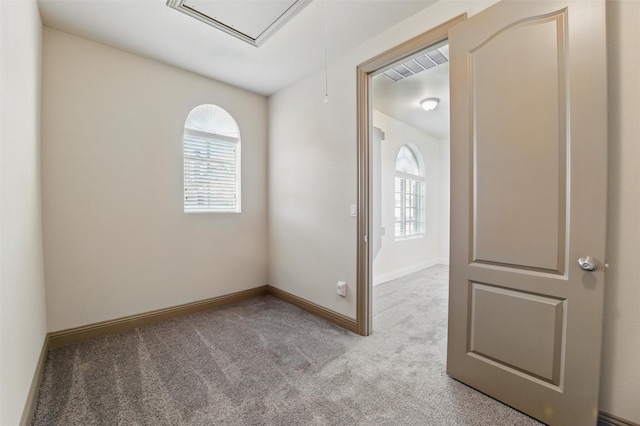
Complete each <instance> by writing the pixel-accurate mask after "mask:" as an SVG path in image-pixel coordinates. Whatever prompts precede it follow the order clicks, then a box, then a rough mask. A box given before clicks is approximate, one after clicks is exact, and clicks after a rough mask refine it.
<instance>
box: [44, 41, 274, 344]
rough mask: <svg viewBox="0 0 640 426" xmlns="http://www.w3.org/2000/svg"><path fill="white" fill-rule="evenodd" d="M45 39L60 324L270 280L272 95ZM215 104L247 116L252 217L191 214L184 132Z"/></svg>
mask: <svg viewBox="0 0 640 426" xmlns="http://www.w3.org/2000/svg"><path fill="white" fill-rule="evenodd" d="M43 49H44V52H43V92H42V114H43V117H42V182H43V184H42V191H43V226H44V265H45V278H46V285H47V315H48V320H49V330H50V331H56V330H61V329H66V328H70V327H76V326H81V325H85V324H89V323H94V322H98V321H104V320H108V319H113V318H118V317H122V316H126V315H131V314H138V313H141V312H146V311H150V310H154V309H159V308H164V307H168V306H175V305H178V304H182V303H187V302H192V301H197V300H202V299H206V298H210V297H215V296H219V295H224V294H228V293H232V292H236V291H240V290H245V289H249V288H254V287H258V286H262V285H265V284H266V273H267V250H266V249H267V246H266V242H267V223H266V167H267V165H266V161H267V159H266V137H267V101H266V99H265V98H264V97H262V96H258V95H255V94H252V93H249V92H246V91H244V90H240V89H238V88H234V87H231V86H228V85H225V84H222V83H218V82H215V81H212V80H210V79H207V78H204V77H201V76H198V75H195V74H192V73H189V72H186V71H182V70H179V69H176V68H173V67H170V66H166V65H163V64H160V63H157V62H154V61H150V60H147V59H143V58H141V57H139V56H136V55H132V54H129V53H125V52H123V51H120V50H116V49H113V48H110V47H107V46H105V45H101V44H98V43H94V42H91V41H88V40H86V39H82V38H79V37H75V36H72V35H69V34H66V33H62V32H59V31H56V30H52V29H49V28H45V30H44V42H43ZM203 103H213V104H217V105H219V106H221V107H223V108H225V109H226V110H227V111H228V112H229V113H231V115H232V116H233V117H234V118H235V119H236V121H237V122H238V125H239V126H240V132H241V143H242V213H241V214H206V213H205V214H185V213H183V204H182V201H183V199H182V197H183V195H182V192H183V183H182V132H183V127H184V122H185V119H186V117H187V114H188V113H189V112H190V111H191V109H193V108H194V107H196V106H197V105H200V104H203Z"/></svg>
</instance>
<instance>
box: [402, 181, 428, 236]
mask: <svg viewBox="0 0 640 426" xmlns="http://www.w3.org/2000/svg"><path fill="white" fill-rule="evenodd" d="M423 189H424V188H423V182H422V180H420V178H419V177H417V176H415V177H408V176H406V177H405V176H403V177H401V176H396V185H395V235H396V237H397V238H398V237H399V238H402V237H409V236H414V235H423V234H424V227H425V208H424V207H425V206H424V203H425V201H424V195H423V194H424V190H423Z"/></svg>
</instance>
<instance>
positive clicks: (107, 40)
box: [38, 0, 436, 96]
mask: <svg viewBox="0 0 640 426" xmlns="http://www.w3.org/2000/svg"><path fill="white" fill-rule="evenodd" d="M171 1H172V2H174V3H175V2H176V0H170V2H171ZM435 1H436V0H312V1H306V2H305V3H306V4H305V5H304V7H299V8H298V10H297V13H296V14H293V15H292V16H290V17H288V19H287V20H285V22H284V23H283V24H282V25H280V26H278V27H277V29H276V30H275V31H272V32H271V33H270V34H269V36H268V39H265V40H263V41H261V42H260V45H259V46H258V47H256V46H253V45H251V44H249V43H247V42H246V41H243V40H240V39H239V38H236V37H234V36H232V35H230V34H228V33H226V32H223V31H221V30H219V29H217V28H214V27H212V26H210V25H207V24H205V23H204V22H201V21H199V20H197V19H194V18H193V17H192V16H188V15H187V14H185V13H181V11H179V10H176V9H174V8H171V7H168V6H167V4H166V0H39V1H38V5H39V7H40V14H41V17H42V21H43V23H44V25H45V26H48V27H51V28H55V29H58V30H61V31H64V32H67V33H71V34H74V35H78V36H80V37H84V38H87V39H89V40H94V41H97V42H99V43H103V44H106V45H109V46H113V47H116V48H118V49H122V50H125V51H128V52H132V53H135V54H138V55H140V56H144V57H146V58H150V59H154V60H157V61H160V62H163V63H166V64H169V65H173V66H176V67H179V68H182V69H185V70H188V71H192V72H195V73H197V74H201V75H203V76H206V77H209V78H212V79H215V80H218V81H221V82H224V83H228V84H232V85H234V86H238V87H241V88H244V89H246V90H249V91H252V92H255V93H258V94H261V95H265V96H269V95H271V94H273V93H276V92H277V91H279V90H281V89H283V88H285V87H287V86H288V85H290V84H292V83H294V82H296V81H298V80H300V79H302V78H303V77H305V76H306V75H309V74H311V73H312V72H314V71H316V70H318V69H321V68H322V67H323V66H324V48H325V16H326V17H327V19H326V22H327V45H328V60H329V62H331V61H332V60H333V59H337V58H339V57H340V56H341V55H342V54H344V53H346V52H348V51H349V50H351V49H353V48H354V47H356V46H357V45H359V44H361V43H363V42H364V41H366V40H367V39H369V38H371V37H372V36H374V35H376V34H378V33H380V32H382V31H384V30H385V29H387V28H389V27H390V26H393V25H395V24H397V23H399V22H401V21H402V20H404V19H406V18H408V17H409V16H411V15H413V14H415V13H417V12H418V11H420V10H422V9H424V8H426V7H428V6H430V5H432V4H433V3H435ZM184 3H186V4H187V5H189V4H191V5H192V6H194V7H195V6H197V7H200V8H201V9H204V10H205V11H206V12H207V14H208V15H216V14H217V10H218V9H217V8H218V7H220V8H221V10H223V11H224V14H228V15H229V16H233V19H234V20H235V21H234V23H233V25H235V26H239V27H242V26H244V25H245V24H247V25H248V26H249V27H253V26H254V24H253V20H254V19H256V16H259V15H263V14H265V13H266V12H262V11H263V10H268V9H269V7H268V5H269V4H272V6H273V7H274V9H275V10H277V9H278V8H280V9H282V7H283V4H287V3H289V4H291V3H295V1H293V2H292V1H291V0H208V1H206V2H204V1H197V0H193V1H190V0H186V1H185V2H184ZM230 5H233V10H232V11H231V12H229V13H227V12H226V11H227V10H228V8H229V6H230ZM238 5H240V6H241V7H240V9H242V8H244V9H245V10H246V14H245V13H243V12H242V10H240V12H238V9H239V8H238V7H237V6H238ZM325 14H326V15H325ZM274 16H275V15H274ZM214 17H215V16H214ZM245 21H246V22H245ZM425 30H426V29H425Z"/></svg>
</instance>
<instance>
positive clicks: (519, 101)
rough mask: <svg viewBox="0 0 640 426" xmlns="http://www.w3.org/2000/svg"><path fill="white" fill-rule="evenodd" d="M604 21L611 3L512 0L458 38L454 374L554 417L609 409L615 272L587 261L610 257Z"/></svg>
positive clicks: (454, 50)
mask: <svg viewBox="0 0 640 426" xmlns="http://www.w3.org/2000/svg"><path fill="white" fill-rule="evenodd" d="M604 24H605V3H604V0H593V1H589V2H582V1H573V0H548V1H545V2H529V1H525V2H522V1H515V0H503V1H501V2H498V3H496V4H495V5H493V6H491V7H489V8H487V9H485V10H484V11H482V12H480V13H478V14H477V15H474V16H473V17H472V18H470V19H468V20H467V21H465V22H463V23H461V24H459V25H458V26H456V27H455V28H453V29H452V30H451V31H450V34H449V41H450V73H451V112H452V116H451V123H452V127H451V174H452V175H451V204H452V208H451V260H450V282H449V291H450V293H449V294H450V296H449V303H450V305H449V337H448V351H447V373H448V374H449V375H450V376H452V377H454V378H456V379H458V380H460V381H462V382H464V383H466V384H468V385H470V386H472V387H474V388H476V389H478V390H480V391H482V392H484V393H486V394H488V395H490V396H492V397H494V398H496V399H498V400H500V401H502V402H504V403H506V404H508V405H511V406H512V407H514V408H516V409H518V410H520V411H523V412H525V413H527V414H529V415H530V416H532V417H535V418H537V419H539V420H541V421H542V422H544V423H546V424H549V425H562V424H580V425H585V426H586V425H592V426H593V425H595V424H596V422H597V417H598V410H597V401H598V390H599V375H600V354H601V338H602V337H601V333H602V311H603V294H604V275H605V274H604V268H599V269H598V270H595V271H592V272H585V271H582V270H581V269H580V268H579V266H578V263H577V260H578V259H579V258H581V257H583V256H591V257H594V258H596V259H597V260H598V261H600V263H603V261H604V248H605V238H604V237H605V223H606V211H605V210H606V181H607V179H606V176H607V174H606V161H607V160H606V155H607V149H606V145H607V144H606V142H607V140H606V138H607V112H606V110H607V105H606V102H605V100H606V99H607V96H606V92H607V91H606V82H607V78H606V61H605V60H604V58H605V57H606V43H605V34H606V33H605V26H604ZM505 29H507V30H505ZM487 40H489V42H487ZM483 43H484V44H483ZM478 46H483V47H481V48H480V49H479V48H478ZM484 49H487V50H486V51H484ZM536 49H538V50H536ZM483 51H484V52H483ZM483 55H484V56H485V57H483ZM528 60H531V64H527V61H528ZM512 62H515V63H512ZM523 64H526V65H527V66H525V67H523V66H522V65H523ZM483 67H484V68H483ZM518 67H521V68H518ZM492 79H495V81H491V80H492ZM483 91H484V92H483ZM547 105H549V108H548V109H544V110H543V108H546V106H547ZM550 111H551V112H552V113H553V114H554V115H555V116H556V118H554V117H552V114H551V113H550ZM483 126H484V127H483ZM539 126H548V129H547V130H542V129H540V128H539ZM545 144H546V145H545ZM538 182H541V184H540V185H537V183H538ZM520 191H522V192H523V193H522V194H520V193H519V192H520ZM554 200H555V201H554ZM483 203H484V204H483ZM509 203H511V204H515V205H509ZM536 203H539V204H542V208H539V206H537V205H536ZM520 227H523V228H524V229H520ZM592 253H593V254H592ZM496 288H504V289H506V290H496ZM530 294H533V295H536V297H531V296H529V295H530ZM521 295H525V296H521ZM537 297H541V299H538V298H537ZM536 328H539V329H540V331H543V332H542V334H541V335H538V334H537V331H538V330H536ZM520 333H521V334H522V335H520ZM531 341H533V342H531ZM526 345H530V346H528V347H527V346H526ZM523 346H524V347H523ZM528 356H529V357H531V359H528V358H527V357H528Z"/></svg>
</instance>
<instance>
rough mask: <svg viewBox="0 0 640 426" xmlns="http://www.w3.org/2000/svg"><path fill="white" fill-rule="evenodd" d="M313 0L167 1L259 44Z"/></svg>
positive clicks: (200, 19) (169, 4)
mask: <svg viewBox="0 0 640 426" xmlns="http://www.w3.org/2000/svg"><path fill="white" fill-rule="evenodd" d="M310 2H311V0H268V1H265V0H263V1H251V2H246V1H211V0H168V1H167V6H169V7H171V8H173V9H176V10H179V11H180V12H182V13H185V14H187V15H189V16H191V17H193V18H196V19H197V20H199V21H202V22H204V23H206V24H208V25H211V26H212V27H215V28H217V29H219V30H221V31H224V32H225V33H227V34H230V35H232V36H234V37H237V38H239V39H240V40H243V41H245V42H247V43H249V44H250V45H252V46H256V47H257V46H259V45H260V44H262V43H264V41H265V40H266V39H267V38H269V37H270V36H271V35H273V34H274V33H275V31H276V30H277V29H278V28H280V27H282V25H283V24H284V23H285V22H287V21H288V20H289V19H291V18H292V17H293V16H295V14H296V13H298V12H300V11H301V10H302V9H303V8H304V7H305V6H307V5H308V4H309V3H310Z"/></svg>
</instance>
